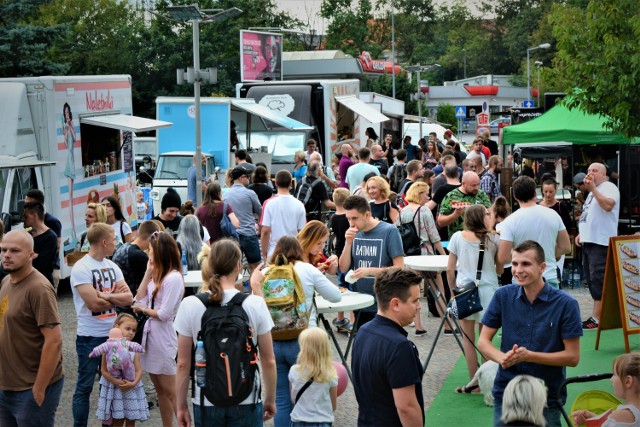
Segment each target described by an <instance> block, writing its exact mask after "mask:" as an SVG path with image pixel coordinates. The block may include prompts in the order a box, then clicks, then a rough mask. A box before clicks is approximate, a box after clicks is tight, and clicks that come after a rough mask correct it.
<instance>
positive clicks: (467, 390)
mask: <svg viewBox="0 0 640 427" xmlns="http://www.w3.org/2000/svg"><path fill="white" fill-rule="evenodd" d="M479 387H480V386H478V385H472V386H471V387H466V386H462V387H456V393H459V394H463V393H466V394H471V393H473V391H474V390H476V389H478V388H479Z"/></svg>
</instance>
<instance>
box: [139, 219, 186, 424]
mask: <svg viewBox="0 0 640 427" xmlns="http://www.w3.org/2000/svg"><path fill="white" fill-rule="evenodd" d="M149 243H150V244H149V261H148V263H147V271H146V273H145V275H144V277H143V279H142V282H141V283H140V286H139V287H138V292H137V293H136V298H135V300H134V301H133V303H134V305H133V310H134V311H136V312H142V313H144V314H146V315H147V316H149V320H148V321H147V322H146V323H145V325H144V331H143V334H142V346H143V347H144V349H145V352H144V353H141V354H140V364H141V365H142V370H143V371H146V372H148V373H149V377H150V378H151V382H152V383H153V385H154V386H155V388H156V393H157V395H158V405H159V406H160V416H161V417H162V425H163V426H173V419H174V415H175V413H176V409H175V408H176V352H177V350H178V338H177V337H176V333H175V331H174V329H173V319H174V318H175V316H176V312H177V311H178V306H179V304H180V300H182V296H183V294H184V278H183V276H182V264H181V262H180V250H179V249H178V244H177V243H176V241H175V240H173V237H171V235H170V234H168V233H165V232H160V231H156V232H155V233H153V234H152V235H151V237H150V238H149Z"/></svg>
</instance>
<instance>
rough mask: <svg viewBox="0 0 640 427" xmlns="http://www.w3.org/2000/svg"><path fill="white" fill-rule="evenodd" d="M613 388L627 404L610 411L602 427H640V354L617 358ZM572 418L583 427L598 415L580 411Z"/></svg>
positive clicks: (612, 379) (612, 381)
mask: <svg viewBox="0 0 640 427" xmlns="http://www.w3.org/2000/svg"><path fill="white" fill-rule="evenodd" d="M611 386H612V387H613V393H614V394H615V395H616V396H617V397H619V398H620V399H622V400H624V401H625V404H624V405H618V407H617V408H616V409H615V410H612V411H610V412H609V415H607V416H606V417H607V418H606V421H605V422H604V424H602V427H623V426H628V427H637V426H640V353H638V352H637V351H634V352H631V353H626V354H623V355H620V356H618V357H616V359H615V360H614V361H613V376H612V377H611ZM571 416H572V417H573V420H574V422H575V423H576V425H582V424H584V422H585V421H586V420H587V419H589V418H593V417H596V416H597V415H596V414H594V413H593V412H589V411H586V410H580V411H576V412H574V413H572V414H571Z"/></svg>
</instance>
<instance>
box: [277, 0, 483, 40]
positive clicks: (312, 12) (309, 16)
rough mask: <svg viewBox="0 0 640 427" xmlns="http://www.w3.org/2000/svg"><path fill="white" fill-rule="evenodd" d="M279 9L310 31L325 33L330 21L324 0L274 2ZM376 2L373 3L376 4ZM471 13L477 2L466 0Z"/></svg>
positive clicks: (444, 0) (439, 0)
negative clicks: (322, 12) (323, 11)
mask: <svg viewBox="0 0 640 427" xmlns="http://www.w3.org/2000/svg"><path fill="white" fill-rule="evenodd" d="M274 1H275V3H276V5H277V6H278V8H279V9H280V10H282V11H286V12H289V13H290V14H291V15H292V16H294V17H295V18H298V19H300V20H301V21H302V22H305V23H307V22H308V23H309V28H308V29H309V30H316V31H317V32H318V33H321V34H322V33H324V32H325V30H326V28H327V26H328V25H329V21H328V20H325V19H323V18H322V17H321V16H320V6H321V5H322V0H274ZM374 2H375V0H373V1H372V3H374ZM351 3H352V4H353V5H354V7H355V5H357V4H358V1H357V0H352V2H351ZM435 3H436V4H447V3H452V1H451V0H435ZM466 3H467V5H468V7H469V8H470V9H471V11H472V12H473V11H475V10H476V7H475V3H476V2H475V0H466Z"/></svg>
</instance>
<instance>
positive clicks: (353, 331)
mask: <svg viewBox="0 0 640 427" xmlns="http://www.w3.org/2000/svg"><path fill="white" fill-rule="evenodd" d="M360 313H361V310H356V311H355V314H356V317H355V323H354V324H353V325H352V326H351V333H350V334H349V340H347V348H346V350H345V351H344V357H345V359H346V358H347V357H349V350H350V349H351V344H353V339H354V338H355V336H356V332H357V331H358V325H359V324H360V323H359V322H360Z"/></svg>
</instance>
